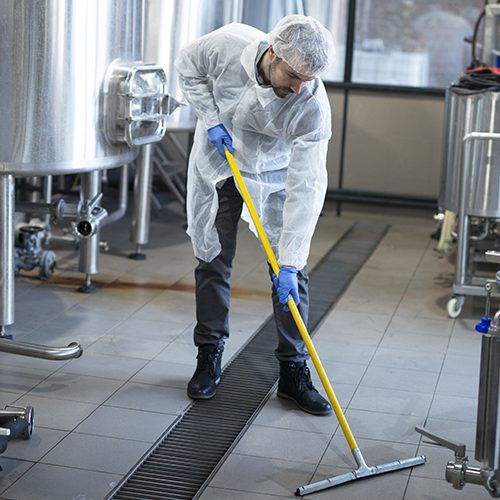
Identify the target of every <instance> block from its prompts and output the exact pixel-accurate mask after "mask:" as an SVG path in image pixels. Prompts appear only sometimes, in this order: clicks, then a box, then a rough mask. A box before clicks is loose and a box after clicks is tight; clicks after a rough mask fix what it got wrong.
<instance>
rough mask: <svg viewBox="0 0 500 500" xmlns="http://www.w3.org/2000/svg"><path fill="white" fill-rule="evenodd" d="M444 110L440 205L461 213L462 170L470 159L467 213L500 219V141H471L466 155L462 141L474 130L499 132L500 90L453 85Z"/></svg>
mask: <svg viewBox="0 0 500 500" xmlns="http://www.w3.org/2000/svg"><path fill="white" fill-rule="evenodd" d="M499 90H500V89H499ZM445 109H446V112H445V127H444V136H443V144H444V147H443V161H442V168H441V183H440V195H439V206H440V208H441V209H443V210H449V211H451V212H455V213H458V212H459V210H460V186H461V178H462V172H463V170H462V169H463V166H464V162H467V169H468V175H467V176H466V179H465V191H464V192H465V200H464V202H465V204H464V207H465V213H466V214H467V215H471V216H477V217H489V218H500V141H495V140H474V141H471V142H470V154H469V155H468V156H467V157H465V156H464V141H463V139H464V137H465V136H466V135H467V134H469V133H471V132H483V133H489V134H491V133H500V92H499V91H492V90H482V91H476V90H474V91H473V90H468V89H465V88H461V87H451V88H449V89H448V90H447V93H446V108H445Z"/></svg>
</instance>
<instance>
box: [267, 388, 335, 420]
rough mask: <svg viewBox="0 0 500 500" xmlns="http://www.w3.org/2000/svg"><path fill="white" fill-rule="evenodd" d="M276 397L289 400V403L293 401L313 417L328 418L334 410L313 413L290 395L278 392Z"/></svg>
mask: <svg viewBox="0 0 500 500" xmlns="http://www.w3.org/2000/svg"><path fill="white" fill-rule="evenodd" d="M276 395H277V396H278V397H280V398H282V399H288V401H293V402H294V403H295V404H296V405H297V406H298V407H299V408H300V409H301V410H302V411H305V412H306V413H309V414H311V415H319V416H327V415H331V414H332V412H333V410H332V409H330V410H324V411H312V410H309V409H308V408H305V407H304V406H302V405H301V404H300V403H298V402H297V400H296V399H294V398H292V397H291V396H289V395H288V394H284V393H283V392H279V391H278V392H277V393H276Z"/></svg>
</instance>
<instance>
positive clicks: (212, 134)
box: [208, 123, 234, 159]
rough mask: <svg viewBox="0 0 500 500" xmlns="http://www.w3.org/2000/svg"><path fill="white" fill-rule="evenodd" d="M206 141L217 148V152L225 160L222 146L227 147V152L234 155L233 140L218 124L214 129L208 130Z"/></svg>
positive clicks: (220, 124) (222, 126)
mask: <svg viewBox="0 0 500 500" xmlns="http://www.w3.org/2000/svg"><path fill="white" fill-rule="evenodd" d="M208 140H209V141H210V142H211V143H212V144H213V145H214V146H215V147H216V148H217V151H218V152H219V154H220V155H221V156H222V158H224V159H226V154H225V153H224V145H225V146H226V147H227V149H228V150H229V152H230V153H231V154H232V153H234V148H233V140H232V139H231V136H230V135H229V132H228V131H227V130H226V127H224V125H222V123H219V125H216V126H215V127H212V128H209V129H208Z"/></svg>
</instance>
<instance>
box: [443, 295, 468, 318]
mask: <svg viewBox="0 0 500 500" xmlns="http://www.w3.org/2000/svg"><path fill="white" fill-rule="evenodd" d="M463 305H464V298H463V297H452V298H451V299H450V300H449V301H448V304H446V312H447V313H448V316H449V317H450V318H453V319H455V318H458V317H459V316H460V313H461V312H462V307H463Z"/></svg>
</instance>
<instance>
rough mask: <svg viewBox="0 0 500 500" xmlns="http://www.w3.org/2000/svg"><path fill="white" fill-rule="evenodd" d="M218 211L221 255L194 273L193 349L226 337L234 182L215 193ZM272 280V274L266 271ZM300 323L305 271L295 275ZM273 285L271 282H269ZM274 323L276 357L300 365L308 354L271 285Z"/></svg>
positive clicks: (236, 210)
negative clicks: (276, 335) (276, 339)
mask: <svg viewBox="0 0 500 500" xmlns="http://www.w3.org/2000/svg"><path fill="white" fill-rule="evenodd" d="M217 194H218V197H219V210H218V212H217V217H216V219H215V227H216V229H217V232H218V235H219V241H220V244H221V247H222V250H221V252H220V254H219V255H218V256H217V257H216V258H215V259H214V260H212V261H211V262H204V261H202V260H198V266H197V267H196V269H195V273H194V275H195V281H196V321H197V322H196V326H195V328H194V343H195V345H196V346H198V347H199V346H201V345H206V344H220V343H223V342H224V340H225V339H226V338H227V337H229V306H230V301H231V270H232V263H233V258H234V256H235V253H236V236H237V231H238V221H239V219H240V216H241V210H242V207H243V199H242V198H241V195H240V193H239V192H238V190H237V189H236V186H235V184H234V180H233V178H232V177H231V178H229V179H228V180H227V181H226V182H225V183H224V185H223V186H222V187H221V188H218V189H217ZM269 275H270V276H271V277H272V271H271V269H269ZM298 281H299V295H300V304H299V306H298V308H299V311H300V314H301V316H302V319H303V320H304V323H305V324H306V325H307V316H308V309H309V294H308V276H307V272H306V269H305V268H304V269H302V270H300V271H299V272H298ZM271 283H272V279H271ZM272 300H273V310H274V319H275V322H276V329H277V331H278V347H277V348H276V350H275V355H276V357H277V358H278V360H279V361H303V360H304V359H306V358H307V357H308V355H307V350H306V347H305V345H304V342H303V340H302V338H301V336H300V333H299V331H298V329H297V326H296V325H295V321H294V319H293V317H292V314H291V313H290V312H284V311H283V305H282V304H280V303H279V300H278V295H277V293H276V288H275V287H274V284H273V285H272Z"/></svg>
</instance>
